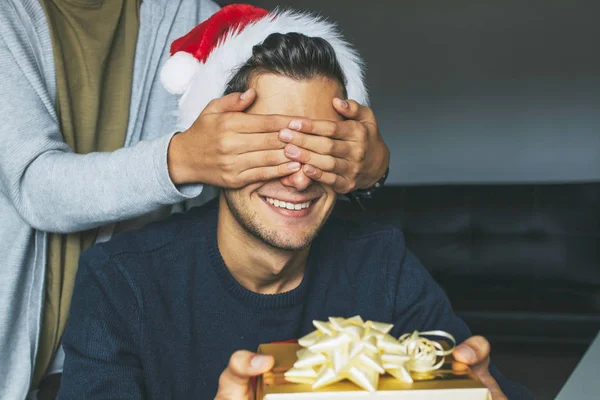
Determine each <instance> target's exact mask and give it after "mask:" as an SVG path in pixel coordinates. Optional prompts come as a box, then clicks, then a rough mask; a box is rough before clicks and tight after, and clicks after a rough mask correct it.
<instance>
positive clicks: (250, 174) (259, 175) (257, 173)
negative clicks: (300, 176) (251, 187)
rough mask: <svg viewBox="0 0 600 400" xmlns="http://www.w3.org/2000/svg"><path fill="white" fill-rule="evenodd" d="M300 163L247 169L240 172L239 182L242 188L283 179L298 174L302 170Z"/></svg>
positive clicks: (293, 162)
mask: <svg viewBox="0 0 600 400" xmlns="http://www.w3.org/2000/svg"><path fill="white" fill-rule="evenodd" d="M300 167H301V165H300V163H298V162H295V161H292V162H286V163H284V164H280V165H276V166H272V167H258V168H252V169H247V170H245V171H242V172H240V174H239V175H238V180H239V181H240V182H241V186H244V185H247V184H249V183H253V182H264V181H269V180H271V179H278V178H283V177H284V176H288V175H291V174H293V173H294V172H298V171H299V170H300Z"/></svg>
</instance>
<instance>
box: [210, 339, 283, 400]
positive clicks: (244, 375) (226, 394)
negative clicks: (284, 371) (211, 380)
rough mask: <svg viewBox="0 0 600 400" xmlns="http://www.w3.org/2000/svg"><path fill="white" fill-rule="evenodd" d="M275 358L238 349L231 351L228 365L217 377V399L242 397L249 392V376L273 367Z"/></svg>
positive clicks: (245, 396)
mask: <svg viewBox="0 0 600 400" xmlns="http://www.w3.org/2000/svg"><path fill="white" fill-rule="evenodd" d="M274 362H275V360H274V359H273V357H271V356H263V355H257V354H254V353H251V352H249V351H246V350H240V351H236V352H235V353H233V355H232V356H231V358H230V359H229V365H228V366H227V368H226V369H225V371H223V373H222V374H221V376H220V377H219V390H218V392H217V396H216V398H218V399H244V398H249V397H250V393H251V387H250V378H251V377H254V376H258V375H260V374H262V373H264V372H267V371H269V370H270V369H271V368H273V364H274Z"/></svg>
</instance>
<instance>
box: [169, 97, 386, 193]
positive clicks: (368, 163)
mask: <svg viewBox="0 0 600 400" xmlns="http://www.w3.org/2000/svg"><path fill="white" fill-rule="evenodd" d="M255 99H256V91H255V90H254V89H250V90H248V91H247V92H245V93H243V94H240V93H232V94H230V95H227V96H224V97H221V98H219V99H215V100H213V101H212V102H210V103H209V104H208V105H207V106H206V108H205V109H204V110H203V111H202V113H201V114H200V116H199V117H198V119H197V120H196V121H195V122H194V124H193V125H192V126H191V127H190V128H189V129H188V130H187V131H185V132H182V133H180V134H178V135H175V136H174V137H173V139H172V140H171V144H170V145H169V153H168V164H169V173H170V175H171V179H172V180H173V182H174V183H175V184H186V183H199V182H202V183H207V184H211V185H214V186H220V187H226V188H240V187H243V186H246V185H247V184H249V183H252V182H257V181H268V180H271V179H277V178H283V177H286V176H290V175H292V174H294V173H299V171H300V170H301V171H302V173H304V174H306V175H307V176H308V177H309V178H311V179H313V180H315V181H318V182H321V183H323V184H326V185H330V186H332V188H333V189H334V190H335V191H336V192H337V193H340V194H345V193H348V192H350V191H352V190H354V189H364V188H368V187H371V186H372V185H374V184H375V182H377V181H378V180H379V179H380V178H381V176H383V174H384V173H385V170H386V168H387V166H388V163H389V150H388V148H387V146H386V145H385V143H384V142H383V140H382V138H381V136H380V134H379V130H378V128H377V122H376V120H375V116H374V115H373V112H372V111H371V109H370V108H369V107H365V106H361V105H360V104H358V103H356V102H355V101H351V100H348V101H345V100H341V99H334V100H333V106H334V108H335V110H336V111H337V112H338V113H339V114H340V115H342V116H343V117H344V118H346V120H344V121H340V122H332V121H319V120H309V119H306V118H296V117H291V116H283V115H252V114H246V113H244V112H243V111H244V110H246V109H247V108H248V107H249V106H250V105H251V104H252V103H253V102H254V100H255Z"/></svg>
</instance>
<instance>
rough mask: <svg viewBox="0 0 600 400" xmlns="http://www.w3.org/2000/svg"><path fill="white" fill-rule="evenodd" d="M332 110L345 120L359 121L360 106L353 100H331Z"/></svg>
mask: <svg viewBox="0 0 600 400" xmlns="http://www.w3.org/2000/svg"><path fill="white" fill-rule="evenodd" d="M333 108H334V109H335V111H337V113H338V114H340V115H341V116H343V117H345V118H347V119H359V116H360V110H361V108H362V106H361V105H360V104H358V103H357V102H356V101H354V100H344V99H340V98H335V99H333Z"/></svg>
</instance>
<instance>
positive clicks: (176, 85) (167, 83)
mask: <svg viewBox="0 0 600 400" xmlns="http://www.w3.org/2000/svg"><path fill="white" fill-rule="evenodd" d="M199 68H200V62H199V61H198V60H197V59H196V58H195V57H194V56H193V55H191V54H190V53H186V52H185V51H178V52H177V53H175V54H173V55H172V56H171V57H170V58H169V59H168V60H167V62H166V63H165V65H164V66H163V68H162V70H161V71H160V81H161V82H162V84H163V86H164V87H165V89H167V91H169V93H171V94H183V93H184V92H185V91H186V90H187V88H188V87H189V85H190V82H191V81H192V78H193V77H194V75H195V74H196V72H197V71H198V69H199Z"/></svg>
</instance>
